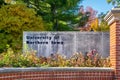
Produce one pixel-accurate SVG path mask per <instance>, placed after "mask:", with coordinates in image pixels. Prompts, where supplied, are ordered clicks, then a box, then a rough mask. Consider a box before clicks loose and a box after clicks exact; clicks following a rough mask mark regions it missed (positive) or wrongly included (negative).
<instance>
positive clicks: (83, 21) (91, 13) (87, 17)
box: [77, 6, 97, 31]
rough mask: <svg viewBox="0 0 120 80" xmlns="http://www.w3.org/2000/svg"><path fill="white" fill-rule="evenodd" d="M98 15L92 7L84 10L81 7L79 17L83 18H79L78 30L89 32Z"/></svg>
mask: <svg viewBox="0 0 120 80" xmlns="http://www.w3.org/2000/svg"><path fill="white" fill-rule="evenodd" d="M96 14H97V11H96V10H94V9H93V8H92V7H89V6H88V7H86V8H85V9H84V7H83V6H81V7H80V10H79V15H81V17H80V18H79V23H78V24H79V25H78V26H77V27H78V29H79V28H80V29H82V30H85V31H86V30H87V31H89V30H90V29H91V26H90V24H91V23H92V22H93V21H94V20H95V19H96Z"/></svg>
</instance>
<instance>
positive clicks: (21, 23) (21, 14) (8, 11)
mask: <svg viewBox="0 0 120 80" xmlns="http://www.w3.org/2000/svg"><path fill="white" fill-rule="evenodd" d="M43 30H45V27H44V26H43V21H42V18H41V17H40V16H36V12H35V11H34V10H33V9H29V8H27V7H26V5H23V4H15V5H4V6H2V7H1V8H0V52H1V51H3V50H4V49H5V48H6V45H7V44H9V45H10V46H11V47H12V48H13V49H14V50H16V49H20V48H21V46H22V33H23V31H43Z"/></svg>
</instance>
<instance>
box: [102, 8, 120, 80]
mask: <svg viewBox="0 0 120 80" xmlns="http://www.w3.org/2000/svg"><path fill="white" fill-rule="evenodd" d="M104 19H105V20H106V21H107V22H108V24H109V25H110V60H111V64H112V66H111V67H112V68H114V69H115V80H120V8H114V9H112V10H111V11H110V12H109V13H108V14H107V15H106V16H105V18H104Z"/></svg>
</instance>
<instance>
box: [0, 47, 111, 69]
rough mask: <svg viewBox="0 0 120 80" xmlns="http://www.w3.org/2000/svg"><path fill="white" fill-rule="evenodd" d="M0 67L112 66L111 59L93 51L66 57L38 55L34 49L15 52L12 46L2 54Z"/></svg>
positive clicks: (0, 55)
mask: <svg viewBox="0 0 120 80" xmlns="http://www.w3.org/2000/svg"><path fill="white" fill-rule="evenodd" d="M0 67H110V59H109V58H102V57H101V56H100V55H99V54H98V53H96V52H94V51H91V52H88V53H86V54H85V55H83V54H82V53H74V54H73V55H72V56H71V57H69V58H66V56H62V55H60V54H58V53H56V54H51V55H50V56H49V57H43V56H40V57H37V56H36V53H35V52H34V51H29V52H26V53H24V54H23V53H17V54H16V53H14V52H13V50H12V49H11V48H8V50H7V51H6V52H3V53H2V54H0Z"/></svg>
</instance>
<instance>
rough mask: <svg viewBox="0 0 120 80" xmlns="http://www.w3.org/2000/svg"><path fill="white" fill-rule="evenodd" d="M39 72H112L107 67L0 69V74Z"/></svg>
mask: <svg viewBox="0 0 120 80" xmlns="http://www.w3.org/2000/svg"><path fill="white" fill-rule="evenodd" d="M39 71H47V72H48V71H78V72H113V71H114V69H113V68H109V67H28V68H0V73H7V72H39Z"/></svg>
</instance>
